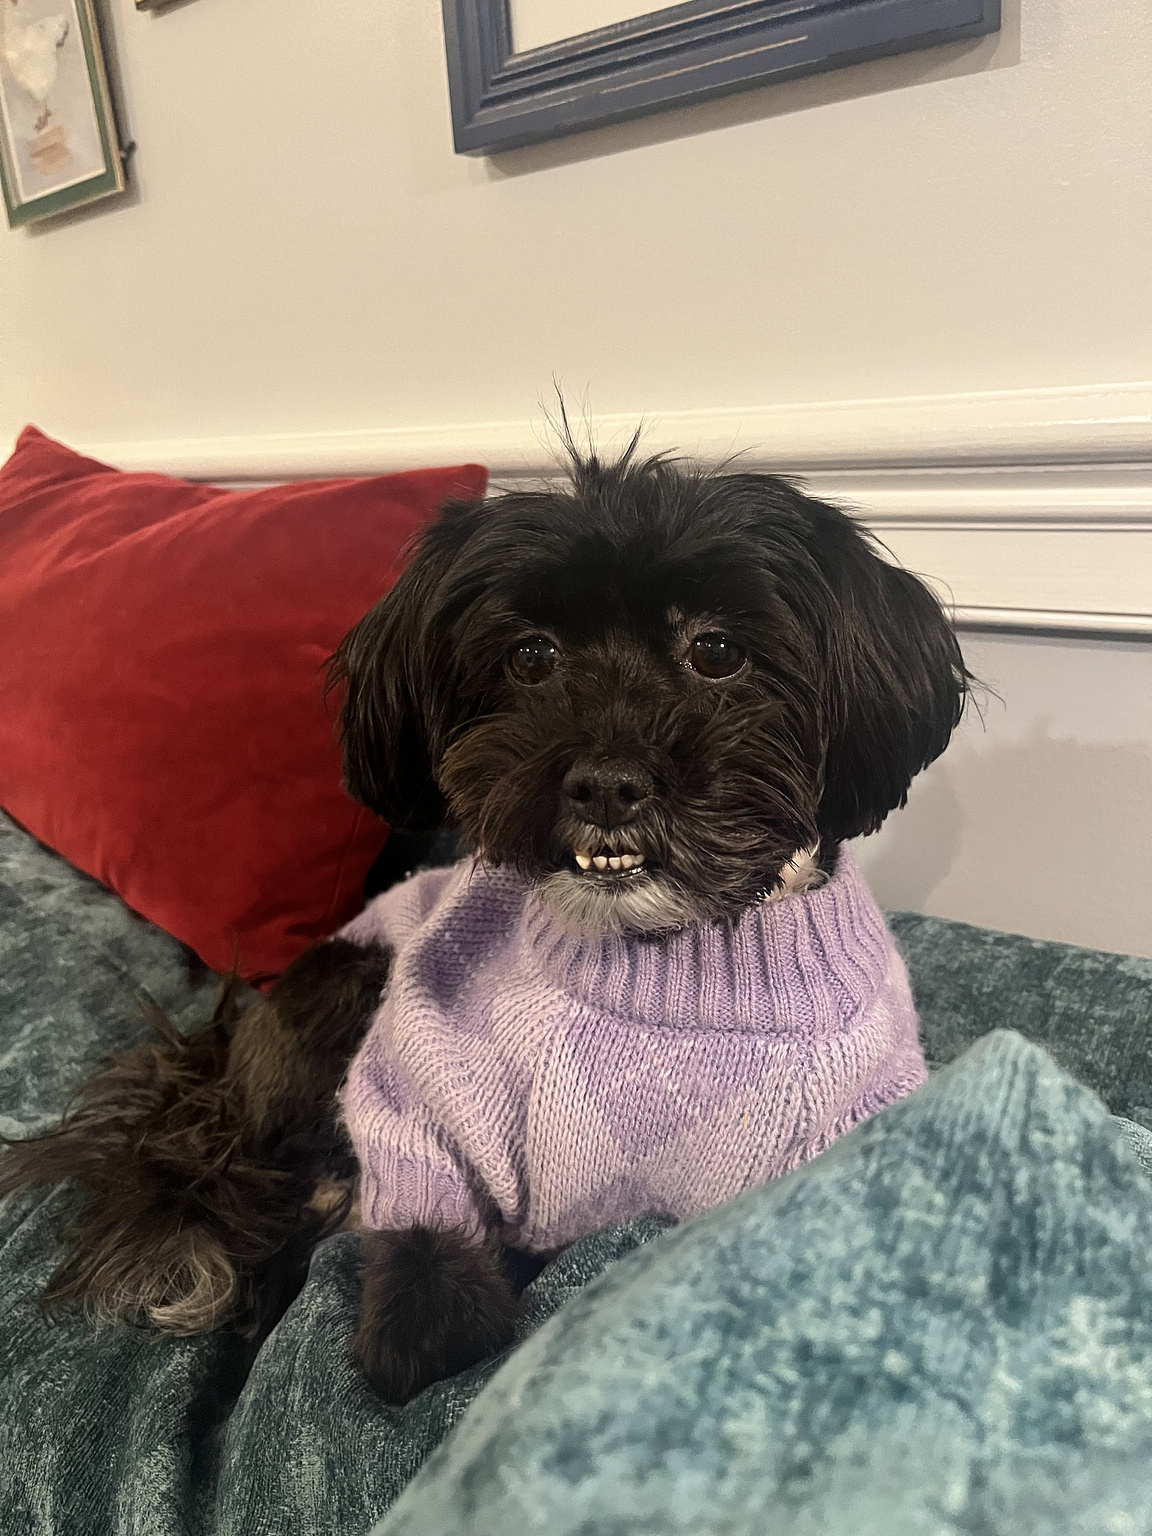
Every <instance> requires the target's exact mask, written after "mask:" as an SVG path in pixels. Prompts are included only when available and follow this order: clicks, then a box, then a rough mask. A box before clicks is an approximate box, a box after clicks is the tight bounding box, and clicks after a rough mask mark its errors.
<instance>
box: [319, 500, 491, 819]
mask: <svg viewBox="0 0 1152 1536" xmlns="http://www.w3.org/2000/svg"><path fill="white" fill-rule="evenodd" d="M482 507H483V503H482V502H457V503H452V504H450V505H449V506H447V507H445V508H443V509H442V510H441V513H440V515H439V517H438V519H437V521H436V522H434V523H432V524H431V525H430V526H429V527H428V528H427V529H425V531H424V533H423V534H422V535H421V537H420V540H419V542H418V544H417V546H416V549H415V553H414V554H413V556H412V559H411V562H410V563H409V565H408V566H407V568H406V569H405V570H404V571H403V573H402V574H401V576H400V578H399V580H398V581H397V582H396V585H395V586H394V587H393V588H392V590H391V591H390V592H389V593H388V594H387V596H386V597H383V598H382V599H381V600H380V602H378V603H377V604H376V606H375V608H373V609H372V610H371V611H370V612H369V613H368V614H366V615H365V617H364V618H363V619H361V620H360V622H359V624H357V625H356V627H355V629H353V630H352V631H351V632H350V633H349V634H348V635H346V636H345V638H344V640H343V641H342V642H341V644H340V647H339V649H338V650H337V651H336V654H335V655H334V656H333V658H332V661H331V664H330V667H329V686H330V687H332V688H340V687H341V686H342V685H343V687H344V688H345V693H344V700H343V704H342V707H341V714H340V725H341V735H342V739H343V744H344V782H345V784H346V786H347V788H348V792H349V794H350V795H352V797H353V798H354V799H356V800H359V801H360V802H361V804H363V805H366V806H368V808H369V809H370V810H373V811H375V812H376V813H377V815H379V816H382V817H383V818H384V820H385V821H387V822H389V823H390V824H391V825H392V826H394V827H403V828H407V829H411V830H414V831H424V830H429V829H431V828H434V827H437V826H439V825H440V823H441V822H442V821H443V820H444V814H445V806H444V798H443V796H442V795H441V793H440V790H439V789H438V787H437V785H436V777H435V770H436V765H437V763H438V762H439V759H440V756H441V754H442V752H443V749H444V745H445V741H446V738H447V737H448V735H449V733H450V731H451V729H452V727H453V725H454V724H456V723H457V722H456V718H455V716H456V711H455V708H454V700H455V687H454V683H455V667H454V666H453V660H452V657H451V654H450V647H449V645H448V636H447V613H446V607H447V602H448V600H447V593H446V587H447V585H448V576H449V573H450V571H451V569H452V565H453V562H454V561H455V559H456V556H457V555H458V554H459V552H460V550H461V548H462V547H463V545H464V543H465V542H466V541H467V539H468V536H469V534H470V533H471V532H472V530H473V528H474V527H475V526H476V523H477V521H478V520H479V518H480V515H481V509H482Z"/></svg>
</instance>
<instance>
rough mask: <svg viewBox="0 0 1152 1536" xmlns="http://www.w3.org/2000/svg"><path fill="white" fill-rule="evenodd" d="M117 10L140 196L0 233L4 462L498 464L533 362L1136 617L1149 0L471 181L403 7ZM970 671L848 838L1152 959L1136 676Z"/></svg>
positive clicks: (713, 111)
mask: <svg viewBox="0 0 1152 1536" xmlns="http://www.w3.org/2000/svg"><path fill="white" fill-rule="evenodd" d="M108 4H109V10H110V18H111V21H112V32H113V34H114V46H115V49H116V53H117V55H118V58H119V61H120V69H121V74H122V77H123V92H122V94H123V100H124V104H125V108H126V126H127V128H128V130H129V133H130V134H131V136H132V137H133V138H134V139H135V140H136V141H137V142H138V144H139V151H138V154H137V155H136V157H135V160H134V162H133V186H134V190H133V191H132V193H131V194H130V195H129V197H128V198H127V199H126V200H124V201H123V202H121V203H119V204H114V203H108V204H106V205H103V207H100V208H97V209H95V210H92V211H91V212H89V213H87V214H84V215H81V216H73V217H71V218H66V219H64V220H61V221H58V222H57V223H55V224H54V225H52V226H43V227H40V228H34V229H32V230H30V231H26V232H21V233H8V232H0V450H2V449H3V448H4V446H5V444H6V443H7V442H8V441H10V440H11V439H12V438H13V437H14V436H15V434H16V432H17V431H18V430H19V428H20V427H21V425H22V424H23V423H24V422H25V421H29V420H32V421H36V422H37V423H38V424H39V425H40V426H42V427H43V428H44V429H45V430H47V431H49V432H52V433H54V434H56V435H58V436H60V437H62V438H64V439H66V440H68V441H71V442H73V443H75V444H77V445H78V446H82V447H86V448H89V449H90V450H94V451H97V452H106V453H107V454H108V456H109V457H110V458H112V460H113V461H114V462H118V463H123V464H125V465H134V466H145V467H156V468H162V469H169V470H173V471H175V472H177V473H191V474H195V473H202V474H205V475H215V476H217V477H220V476H227V477H230V478H240V477H242V476H244V475H249V474H250V475H253V476H255V475H281V474H287V473H319V472H328V471H336V470H340V469H348V470H355V469H364V470H369V469H373V468H387V467H391V466H392V465H393V464H395V463H401V462H412V461H413V459H416V460H422V461H424V462H428V461H430V460H433V459H438V460H440V461H441V462H443V461H445V460H450V459H455V458H458V457H461V456H464V455H476V456H480V457H483V458H485V459H487V460H488V461H489V462H490V463H492V464H493V465H494V466H495V467H496V468H497V469H498V470H499V471H501V472H504V471H509V472H512V473H515V471H516V469H517V468H518V467H519V468H523V467H525V466H526V465H527V467H533V465H534V464H535V463H536V462H537V461H540V460H541V459H542V450H541V449H540V447H539V445H538V444H537V441H536V437H535V435H534V433H535V428H534V427H533V426H532V424H531V421H530V418H531V417H532V416H533V414H534V412H535V411H536V407H537V403H538V401H539V400H540V399H542V398H544V399H546V398H547V397H548V396H549V394H550V391H551V381H552V379H553V377H554V376H555V377H558V378H560V379H561V380H562V381H563V383H564V385H565V386H566V389H567V390H568V392H569V393H570V395H572V396H576V397H579V396H580V395H581V393H582V392H583V391H584V390H585V389H588V390H589V392H590V399H591V404H592V406H593V407H594V409H595V411H596V412H597V413H600V414H603V415H607V416H615V417H616V418H618V420H617V421H616V422H615V425H616V426H620V425H622V424H623V423H625V422H626V423H631V422H632V421H634V420H636V419H637V418H638V417H639V416H641V415H642V414H643V415H646V416H649V417H655V418H656V419H657V421H663V422H664V423H665V425H664V427H662V428H658V429H657V433H656V440H657V441H658V442H661V441H668V442H681V443H682V444H683V445H684V446H686V447H692V446H694V445H695V444H696V443H701V444H703V445H704V447H705V450H706V451H708V452H714V451H715V452H719V451H722V450H723V449H725V448H727V447H730V446H733V445H735V444H738V443H741V444H744V445H746V446H748V447H749V448H750V449H751V450H752V455H753V461H754V462H765V463H772V464H775V465H779V466H780V467H785V468H796V469H802V470H809V471H811V470H816V471H829V472H830V475H831V479H830V480H829V481H828V485H827V488H828V489H830V490H832V491H834V492H836V493H837V494H843V495H844V496H846V497H847V498H848V499H850V500H855V501H856V502H857V503H858V504H859V505H861V506H863V507H864V508H865V509H866V510H870V511H872V512H874V513H875V520H876V521H877V522H878V525H879V526H880V527H881V528H882V529H883V530H884V536H885V537H886V538H887V539H888V540H889V542H890V543H891V545H892V547H893V548H894V549H895V550H896V552H897V553H898V554H901V555H902V556H903V558H905V559H907V560H909V561H911V562H912V563H914V564H915V565H916V567H917V568H918V569H920V570H921V571H924V572H926V573H928V574H930V575H932V576H934V577H937V578H939V579H940V580H941V581H942V582H944V583H945V585H946V586H948V587H949V588H950V589H951V590H952V592H953V593H954V594H955V597H956V601H957V603H958V604H959V605H960V607H961V608H962V609H963V610H964V611H965V612H966V613H967V614H968V615H969V617H971V616H973V615H976V616H980V615H983V616H984V617H985V619H986V620H988V621H989V622H1000V623H1007V622H1020V620H1021V618H1022V617H1023V619H1024V620H1025V621H1028V620H1029V618H1030V619H1031V621H1034V622H1036V623H1048V624H1052V623H1054V622H1057V621H1059V622H1060V623H1071V624H1075V625H1077V626H1078V627H1080V628H1082V629H1085V630H1096V631H1098V632H1101V633H1104V634H1106V633H1107V632H1108V631H1109V630H1113V631H1115V630H1119V629H1123V628H1124V627H1125V626H1127V627H1128V628H1129V629H1130V630H1133V631H1134V630H1137V629H1141V628H1143V630H1144V632H1145V633H1146V634H1152V386H1150V385H1148V384H1147V383H1146V382H1144V381H1147V380H1149V379H1152V325H1150V291H1152V285H1150V284H1149V282H1148V270H1149V253H1150V252H1152V180H1150V178H1149V176H1148V166H1149V164H1150V163H1152V153H1150V151H1152V113H1150V112H1149V109H1148V103H1149V99H1150V98H1149V81H1150V80H1152V12H1150V11H1149V8H1148V7H1147V5H1146V4H1145V3H1144V0H1113V3H1112V4H1110V5H1109V6H1108V7H1106V8H1102V7H1099V6H1089V5H1085V4H1083V3H1080V0H1005V8H1004V9H1005V16H1004V27H1003V30H1002V32H1001V33H1000V34H999V35H998V36H997V37H992V38H986V39H982V40H978V41H976V42H974V43H970V44H955V45H949V46H947V47H945V48H942V49H935V50H931V51H929V52H923V53H919V54H911V55H907V56H905V57H903V58H898V59H891V60H882V61H877V62H875V63H870V64H865V65H859V66H856V67H854V68H852V69H848V70H843V71H838V72H835V73H832V74H829V75H826V76H821V77H817V78H813V79H809V80H800V81H795V82H792V83H788V84H783V85H780V86H776V87H770V88H766V89H760V90H757V91H753V92H749V93H745V94H743V95H737V96H733V97H728V98H725V99H723V100H720V101H716V102H713V103H709V104H705V105H702V106H698V107H695V108H691V109H687V110H682V111H678V112H670V113H665V114H661V115H659V116H655V117H652V118H648V119H645V120H642V121H639V122H636V123H633V124H625V125H622V126H619V127H616V128H613V129H606V130H601V131H595V132H591V133H587V134H582V135H579V136H576V137H574V138H572V139H569V140H564V141H557V142H555V143H552V144H546V145H542V146H538V147H536V148H531V149H525V150H520V151H515V152H512V153H510V154H507V155H504V156H502V157H500V158H498V159H495V160H485V159H470V158H464V157H459V156H456V155H454V154H453V152H452V145H451V135H450V128H449V117H448V103H447V88H446V78H445V69H444V59H443V41H442V36H441V30H440V19H439V6H438V5H436V4H434V3H433V0H420V3H412V0H325V4H324V5H323V6H317V5H315V4H314V3H307V4H306V3H305V0H243V3H237V0H186V3H182V4H178V5H176V6H174V7H172V8H171V9H169V10H167V11H164V12H161V13H159V14H149V13H137V12H136V11H135V10H134V8H133V6H132V4H131V0H108ZM1004 391H1010V392H1016V393H1012V394H1005V393H1002V392H1004ZM836 402H849V404H848V405H842V404H837V403H836ZM717 413H718V414H717ZM493 424H496V425H493ZM661 432H662V433H663V436H662V437H661V435H660V434H661ZM973 648H974V651H975V653H976V669H977V670H978V671H983V672H985V673H986V674H987V675H989V677H990V678H991V679H992V680H993V681H995V680H996V678H997V677H999V678H1000V681H1001V683H1002V685H1003V692H1004V694H1005V698H1006V699H1007V701H1008V705H1007V713H1005V714H1003V715H1002V716H1000V715H997V714H996V709H997V706H995V705H993V706H992V708H991V711H990V714H989V732H988V735H987V736H980V735H978V734H976V733H974V732H973V731H971V730H969V731H966V732H965V734H964V735H963V736H962V737H961V739H960V740H959V741H958V743H957V745H956V746H955V747H954V748H953V749H952V751H951V753H950V754H949V756H948V757H947V758H946V759H944V761H943V762H942V763H941V764H940V765H939V767H938V768H937V769H935V770H933V771H932V773H931V774H930V775H928V776H926V777H925V779H924V781H923V784H922V785H921V786H920V787H919V788H918V789H917V791H916V794H915V797H914V799H913V802H912V804H911V806H910V807H909V809H908V811H907V812H906V813H904V814H903V816H902V817H901V818H899V819H898V820H896V821H894V822H893V823H892V824H891V826H890V828H889V829H886V830H885V832H884V833H883V834H881V838H880V839H878V840H877V842H876V844H875V847H874V848H872V849H869V850H868V851H867V855H866V856H867V858H868V861H869V865H870V868H871V870H872V873H873V876H874V878H875V880H876V882H877V885H878V886H879V888H880V890H881V894H882V895H883V896H884V898H885V899H886V900H888V901H890V902H892V903H893V904H902V905H912V906H923V907H925V908H926V909H930V910H934V911H940V912H944V913H946V914H948V915H954V916H958V917H966V918H968V919H969V920H972V921H976V922H992V923H998V924H1000V925H1001V926H1004V927H1008V928H1019V929H1023V930H1024V931H1027V932H1033V933H1038V934H1041V935H1048V936H1052V937H1063V938H1072V939H1078V940H1080V941H1082V942H1086V943H1095V944H1100V945H1104V946H1106V947H1111V948H1116V949H1132V950H1138V951H1140V952H1142V953H1152V914H1150V909H1152V901H1150V900H1149V895H1150V890H1152V883H1150V881H1149V878H1148V873H1147V872H1148V868H1149V858H1150V856H1152V812H1150V811H1149V795H1148V773H1149V767H1148V764H1149V752H1150V750H1152V723H1150V722H1149V719H1148V714H1147V700H1148V698H1149V696H1150V693H1152V689H1150V688H1149V677H1148V658H1149V656H1150V655H1152V649H1144V650H1141V649H1140V648H1139V646H1133V645H1131V644H1128V643H1125V642H1124V641H1121V640H1100V641H1096V642H1092V641H1089V640H1080V641H1076V642H1067V641H1061V642H1057V641H1042V640H1033V641H1027V640H1020V639H1012V638H1007V637H1003V636H1002V637H1001V638H1000V639H998V640H983V641H976V642H974V645H973ZM984 656H986V657H987V660H988V663H989V664H987V665H984V666H982V665H981V657H984ZM1001 674H1002V675H1001ZM1105 700H1110V701H1111V702H1110V703H1108V705H1107V707H1105V703H1104V701H1105ZM1141 701H1143V702H1141ZM1141 711H1143V712H1142V713H1141ZM1005 843H1007V844H1010V845H1011V847H1012V849H1013V857H1012V858H1011V859H1009V860H1004V859H1003V858H1000V857H998V850H1000V849H1001V848H1002V847H1003V846H1004V845H1005ZM994 859H995V862H996V870H997V873H996V874H995V876H994V877H992V878H986V877H985V873H984V872H985V869H986V866H987V865H989V864H991V863H992V862H993V860H994ZM1094 885H1100V886H1102V887H1103V888H1104V892H1105V895H1104V896H1103V898H1102V899H1100V898H1097V896H1096V895H1095V894H1094V891H1093V889H1092V887H1093V886H1094Z"/></svg>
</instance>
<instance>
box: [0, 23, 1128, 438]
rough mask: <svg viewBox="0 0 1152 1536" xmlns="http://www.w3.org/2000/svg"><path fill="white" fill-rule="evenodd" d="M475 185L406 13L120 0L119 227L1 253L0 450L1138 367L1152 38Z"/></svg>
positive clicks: (621, 138) (682, 133)
mask: <svg viewBox="0 0 1152 1536" xmlns="http://www.w3.org/2000/svg"><path fill="white" fill-rule="evenodd" d="M1022 4H1023V15H1022V19H1021V17H1020V5H1021V0H1006V3H1005V21H1004V28H1003V31H1002V32H1001V33H1000V35H999V36H998V37H995V38H988V39H982V40H978V41H976V42H974V43H969V44H953V45H948V46H947V47H945V48H943V49H937V50H932V51H930V52H924V53H920V54H910V55H906V56H905V57H903V58H898V59H893V60H885V61H878V62H875V63H871V64H866V65H860V66H857V67H855V68H853V69H849V70H845V71H841V72H837V73H833V74H829V75H826V76H823V77H818V78H812V79H809V80H800V81H796V82H792V83H786V84H783V85H780V86H777V87H772V88H768V89H760V90H757V91H754V92H750V93H746V94H744V95H739V96H735V97H729V98H726V99H723V100H721V101H718V102H714V103H710V104H705V105H703V106H700V107H697V108H694V109H691V110H688V111H681V112H675V113H670V114H663V115H660V116H657V117H652V118H649V119H646V120H644V121H642V122H639V123H636V124H633V125H625V126H623V127H620V128H616V129H611V130H604V131H600V132H596V133H591V134H585V135H581V136H578V137H576V138H573V139H571V140H568V141H567V142H557V143H554V144H551V145H545V146H542V147H539V148H534V149H526V150H522V151H516V152H513V153H511V154H508V155H505V156H502V157H500V158H499V159H497V160H484V159H472V158H467V157H461V156H456V155H454V154H453V152H452V145H451V138H450V130H449V121H448V105H447V87H446V77H445V67H444V58H443V40H442V36H441V27H440V8H439V5H437V4H435V3H433V0H420V3H412V0H403V3H402V0H325V4H324V5H322V6H317V5H316V4H315V3H312V0H308V3H305V0H243V3H242V4H238V3H236V0H187V3H185V4H182V5H180V6H178V7H177V8H175V9H172V10H169V11H167V12H162V13H160V14H150V13H146V12H145V13H137V12H136V11H135V10H134V9H133V6H132V4H131V0H111V5H110V8H111V13H112V17H113V20H114V31H115V41H116V46H117V49H118V53H119V56H120V59H121V66H122V73H123V78H124V99H125V103H126V108H127V118H128V127H129V129H130V131H131V133H132V135H133V137H134V138H135V139H136V140H137V141H138V143H139V146H140V148H139V152H138V154H137V156H136V160H135V165H134V175H135V178H136V184H137V187H138V189H139V199H138V201H137V202H136V203H135V204H134V205H131V206H126V207H112V206H111V205H109V206H108V207H107V211H105V212H102V213H99V214H97V215H94V216H88V217H86V218H82V219H80V220H78V221H75V222H73V223H70V224H68V225H67V226H66V227H62V228H61V227H56V228H53V229H51V230H41V231H39V232H36V233H32V234H25V235H20V234H8V233H6V232H4V233H3V234H2V236H0V293H2V295H3V300H2V302H3V319H2V321H0V325H2V331H0V347H2V357H3V369H2V375H0V439H3V438H4V437H6V436H11V434H12V433H13V431H14V430H15V429H16V428H18V427H19V425H20V424H21V423H22V422H24V421H25V420H28V419H34V420H38V421H39V422H40V423H41V424H42V425H43V426H44V427H45V428H46V429H48V430H50V431H55V432H57V433H59V434H61V435H62V436H64V437H70V438H74V439H79V440H85V441H88V442H106V441H117V442H122V441H125V440H128V439H139V438H144V439H148V438H169V437H175V438H186V437H189V436H193V435H197V434H235V433H248V432H292V431H320V430H324V429H333V430H337V429H338V430H347V429H349V428H356V427H375V426H381V425H384V426H398V425H404V424H414V425H424V424H429V423H431V424H436V423H442V422H446V421H450V422H467V421H491V420H494V419H496V420H502V419H509V418H512V419H522V418H523V417H524V416H525V415H526V414H527V412H528V410H529V408H530V407H531V406H532V405H533V403H534V402H535V400H536V398H537V396H538V395H541V394H546V393H547V392H548V391H549V388H550V381H551V378H552V376H553V374H557V375H559V376H560V377H562V379H563V380H564V381H565V383H566V385H567V386H568V387H569V388H570V389H572V390H574V391H576V392H579V391H580V390H582V389H584V388H585V386H587V387H589V388H590V390H591V396H592V403H593V405H594V407H595V408H596V410H598V411H602V412H609V413H611V412H620V413H624V414H630V415H635V414H637V413H639V412H642V411H665V410H668V411H674V410H699V409H700V408H702V407H709V408H715V407H722V406H731V407H740V408H745V407H749V406H764V405H769V404H772V403H775V402H784V403H788V402H794V401H822V400H842V399H846V398H859V399H870V398H873V397H889V396H908V395H926V394H927V395H931V394H935V393H945V394H953V393H956V392H963V391H969V390H975V391H989V390H1002V389H1015V388H1028V389H1032V388H1036V387H1040V386H1052V385H1059V386H1065V385H1070V384H1072V385H1083V384H1094V383H1101V382H1111V381H1118V380H1132V379H1145V378H1148V377H1150V376H1152V326H1150V324H1149V318H1150V317H1149V291H1150V285H1149V283H1148V281H1147V271H1148V260H1149V252H1150V251H1152V183H1150V180H1149V176H1148V166H1149V163H1150V161H1152V114H1150V113H1149V112H1148V90H1149V80H1150V79H1152V13H1150V12H1149V9H1148V7H1147V5H1146V4H1145V3H1144V0H1112V3H1111V4H1110V5H1108V6H1107V7H1106V8H1105V9H1103V10H1102V9H1101V8H1100V7H1098V6H1091V5H1085V4H1083V3H1082V0H1022Z"/></svg>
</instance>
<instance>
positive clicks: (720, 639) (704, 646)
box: [688, 630, 748, 677]
mask: <svg viewBox="0 0 1152 1536" xmlns="http://www.w3.org/2000/svg"><path fill="white" fill-rule="evenodd" d="M747 655H748V653H747V651H745V649H744V647H743V646H742V645H737V644H736V642H735V641H734V640H729V638H728V636H727V635H722V634H720V633H719V632H718V631H715V630H714V631H711V632H710V633H709V634H707V635H697V637H696V639H695V640H693V642H692V644H691V646H690V647H689V649H688V665H689V666H690V667H691V668H692V670H693V672H699V674H700V676H701V677H732V676H733V675H734V674H735V673H737V672H739V670H740V668H741V667H742V666H743V665H744V662H745V660H746V659H747Z"/></svg>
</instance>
